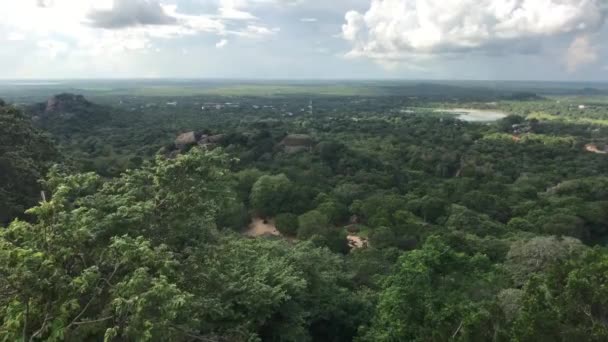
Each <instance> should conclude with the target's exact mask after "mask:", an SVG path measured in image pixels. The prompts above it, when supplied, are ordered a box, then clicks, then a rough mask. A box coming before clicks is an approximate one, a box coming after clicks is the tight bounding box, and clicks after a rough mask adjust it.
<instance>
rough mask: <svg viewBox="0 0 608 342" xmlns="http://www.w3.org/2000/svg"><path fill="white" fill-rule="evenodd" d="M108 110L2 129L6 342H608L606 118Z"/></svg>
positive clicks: (330, 100) (264, 104) (135, 106)
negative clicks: (45, 127)
mask: <svg viewBox="0 0 608 342" xmlns="http://www.w3.org/2000/svg"><path fill="white" fill-rule="evenodd" d="M466 98H469V97H468V96H467V97H466ZM106 101H107V102H114V103H115V104H116V107H110V106H107V107H106V106H105V105H104V106H98V105H95V104H93V103H89V102H88V101H87V100H85V99H83V98H81V97H78V96H72V95H69V96H68V97H67V100H66V101H64V102H60V103H65V105H61V104H60V105H57V104H56V103H55V104H54V105H53V106H51V108H55V109H57V111H56V113H70V114H72V116H71V117H70V118H68V120H66V121H62V120H63V117H61V115H60V116H59V117H58V120H57V121H55V123H56V125H57V126H56V127H53V128H52V130H54V129H55V128H56V129H58V131H54V133H53V134H54V137H55V140H56V143H57V145H58V146H59V147H58V148H59V149H60V150H61V151H62V152H63V153H65V154H66V158H65V159H62V160H60V159H55V157H54V156H55V155H56V153H55V152H54V149H53V148H52V147H51V146H53V144H52V143H51V142H50V140H48V138H47V136H45V135H44V134H42V133H40V131H38V130H37V129H34V128H32V122H31V121H30V119H29V118H28V117H25V116H24V115H23V114H22V113H21V112H20V111H19V110H17V109H15V108H14V107H11V106H6V105H4V106H2V107H1V108H0V130H1V131H0V133H1V135H0V139H1V140H0V142H1V145H0V149H1V150H0V152H2V153H1V154H0V168H2V170H1V171H2V172H1V173H0V191H2V195H3V196H2V197H1V198H0V200H2V201H5V202H2V207H1V208H0V210H2V212H1V213H2V214H3V215H4V218H10V219H13V218H16V219H15V220H11V222H10V223H7V224H6V225H5V227H4V228H2V229H0V340H6V341H25V340H28V341H29V340H31V341H47V340H48V341H98V340H106V341H140V340H141V341H188V342H189V341H213V342H224V341H230V342H232V341H235V342H245V341H294V342H295V341H336V342H337V341H370V342H371V341H387V342H388V341H425V342H426V341H437V342H439V341H564V342H566V341H577V340H579V341H606V340H608V324H606V321H607V317H608V293H607V290H606V289H607V284H608V250H607V248H606V243H607V240H608V177H606V176H605V175H606V174H607V172H608V148H607V147H606V146H607V145H608V138H606V137H607V136H608V125H606V120H608V114H607V113H605V111H604V108H605V107H602V106H601V105H599V104H598V105H594V104H593V103H592V104H586V105H582V106H581V105H579V104H578V103H577V102H568V100H566V99H560V100H559V102H558V101H556V100H553V99H545V98H542V99H539V98H536V97H535V96H532V95H530V94H521V96H520V98H518V99H516V100H515V99H509V100H508V101H499V100H497V102H483V103H479V102H467V101H465V100H462V101H461V103H457V104H455V103H454V101H457V100H446V101H445V102H428V100H426V99H410V98H398V97H382V98H376V97H374V98H361V97H351V96H342V97H339V96H336V97H325V96H318V97H315V98H314V99H310V98H308V97H307V98H302V97H279V96H277V97H238V96H234V97H219V96H213V97H179V98H178V99H177V100H173V99H172V98H169V97H161V98H150V97H128V98H127V97H125V98H121V99H117V98H110V99H106ZM121 101H123V102H121ZM450 101H451V102H450ZM562 101H563V102H562ZM576 101H579V99H576ZM72 105H73V106H72ZM46 106H47V107H48V102H47V104H46ZM448 106H449V107H448ZM39 108H40V110H42V105H40V106H39ZM101 108H103V109H104V110H103V111H99V113H102V112H103V113H111V114H110V115H111V116H112V118H111V119H110V120H109V121H104V120H101V121H98V122H96V124H95V125H91V127H84V126H83V130H86V131H71V129H72V128H73V127H78V124H76V125H75V126H72V124H73V122H72V121H71V119H72V118H87V117H89V116H87V115H89V114H91V115H92V110H95V111H97V109H101ZM377 108H382V109H381V110H378V109H377ZM450 108H472V109H473V113H475V114H476V115H482V116H483V115H484V113H485V114H488V112H487V111H488V110H489V111H490V113H489V114H492V115H491V116H492V117H493V118H496V117H500V116H503V115H507V114H508V116H506V117H505V118H503V119H500V120H497V121H489V120H485V121H482V122H467V121H464V120H463V116H462V115H461V114H449V113H447V112H446V111H448V110H449V109H450ZM80 109H82V111H80ZM105 109H108V110H107V111H106V110H105ZM482 109H483V110H485V111H482ZM44 110H45V111H46V107H45V109H44ZM501 110H504V111H505V112H504V113H503V112H501ZM52 112H53V110H51V111H50V113H52ZM112 113H113V114H112ZM118 113H120V114H121V115H122V117H118V116H117V114H118ZM457 113H462V110H460V112H457ZM103 115H105V114H102V117H104V116H103ZM493 120H494V119H493ZM62 122H63V123H62ZM68 127H69V128H68ZM58 132H59V133H58ZM66 134H67V135H66ZM157 152H159V153H157ZM49 162H55V163H57V164H58V165H57V166H54V167H49ZM66 166H69V167H66ZM47 171H48V172H47ZM37 179H42V180H43V181H42V182H41V183H37V182H36V180H37ZM41 189H45V190H46V194H47V196H46V198H41V197H40V195H39V190H41ZM5 195H6V196H5ZM26 195H27V196H26ZM7 199H8V200H7ZM28 207H29V208H30V209H29V210H27V213H28V214H27V215H25V214H24V212H25V210H26V209H27V208H28Z"/></svg>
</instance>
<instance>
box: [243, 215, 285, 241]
mask: <svg viewBox="0 0 608 342" xmlns="http://www.w3.org/2000/svg"><path fill="white" fill-rule="evenodd" d="M245 235H247V236H251V237H256V236H263V235H273V236H281V233H279V231H278V230H277V227H276V226H275V223H274V219H270V220H266V223H264V220H263V219H261V218H257V217H256V218H254V219H253V220H252V221H251V223H250V224H249V227H248V228H247V230H246V231H245Z"/></svg>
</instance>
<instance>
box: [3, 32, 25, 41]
mask: <svg viewBox="0 0 608 342" xmlns="http://www.w3.org/2000/svg"><path fill="white" fill-rule="evenodd" d="M6 39H7V40H10V41H21V40H25V35H24V34H23V33H20V32H11V33H9V34H8V35H6Z"/></svg>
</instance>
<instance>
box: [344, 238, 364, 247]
mask: <svg viewBox="0 0 608 342" xmlns="http://www.w3.org/2000/svg"><path fill="white" fill-rule="evenodd" d="M346 239H348V245H349V246H350V247H351V248H363V247H367V240H366V239H363V238H361V237H360V236H357V235H347V236H346Z"/></svg>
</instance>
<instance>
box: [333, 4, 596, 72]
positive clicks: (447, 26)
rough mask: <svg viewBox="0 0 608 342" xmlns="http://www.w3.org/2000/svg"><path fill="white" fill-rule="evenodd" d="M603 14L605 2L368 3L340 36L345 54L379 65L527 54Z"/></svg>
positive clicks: (590, 26)
mask: <svg viewBox="0 0 608 342" xmlns="http://www.w3.org/2000/svg"><path fill="white" fill-rule="evenodd" d="M607 12H608V8H607V6H606V5H605V2H604V1H603V0H371V5H370V7H369V9H368V10H367V11H366V12H365V13H361V12H358V11H349V12H348V13H346V15H345V21H346V23H345V24H344V25H343V26H342V34H341V36H342V37H343V38H344V39H345V40H347V41H348V42H350V43H351V45H352V49H351V51H350V52H349V53H348V54H347V56H349V57H366V58H371V59H374V60H377V61H381V62H396V61H402V60H407V59H411V58H423V57H424V56H427V57H428V56H437V55H453V54H459V53H469V52H471V51H479V52H483V53H487V54H507V53H513V52H517V53H522V52H524V53H525V52H532V51H534V50H535V48H537V47H538V42H539V41H541V40H542V39H545V38H548V37H560V36H568V35H573V34H575V35H576V34H585V33H587V32H593V31H596V30H598V29H599V28H600V27H601V26H602V25H603V23H604V19H605V15H606V14H607ZM587 58H588V57H587Z"/></svg>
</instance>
